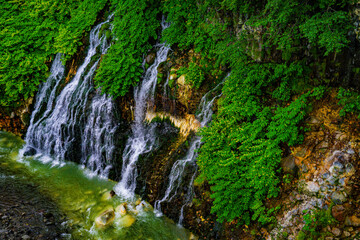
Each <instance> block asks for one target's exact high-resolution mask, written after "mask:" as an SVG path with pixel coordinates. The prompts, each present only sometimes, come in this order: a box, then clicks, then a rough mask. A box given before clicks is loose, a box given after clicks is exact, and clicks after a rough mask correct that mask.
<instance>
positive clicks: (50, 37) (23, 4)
mask: <svg viewBox="0 0 360 240" xmlns="http://www.w3.org/2000/svg"><path fill="white" fill-rule="evenodd" d="M105 3H106V0H100V1H95V0H82V1H75V0H48V1H35V0H26V1H25V0H18V1H5V2H2V3H1V4H0V12H1V15H0V23H1V26H2V30H1V31H0V52H1V53H2V54H0V62H1V67H0V91H1V92H2V95H1V99H0V105H1V106H16V105H18V104H20V101H22V100H24V99H27V98H29V97H31V96H33V95H34V92H35V91H36V90H37V87H38V85H39V84H40V83H41V82H42V81H43V80H44V79H45V78H46V76H47V72H48V67H47V64H49V63H50V61H51V60H52V56H53V55H54V54H56V53H58V52H60V53H63V54H66V56H67V58H69V57H71V55H73V54H74V53H75V52H76V49H77V47H78V46H79V44H81V43H80V41H79V40H80V39H81V37H82V36H83V34H84V32H85V31H88V30H89V28H90V27H91V26H92V25H93V24H94V22H95V20H96V17H97V14H98V12H99V11H100V10H101V9H103V8H104V6H105Z"/></svg>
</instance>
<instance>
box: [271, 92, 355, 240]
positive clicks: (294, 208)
mask: <svg viewBox="0 0 360 240" xmlns="http://www.w3.org/2000/svg"><path fill="white" fill-rule="evenodd" d="M329 99H330V97H329ZM337 117H338V108H337V107H336V105H334V106H332V107H329V106H324V105H321V106H318V109H315V110H314V112H313V116H312V117H311V118H309V120H308V122H307V124H308V126H310V128H311V131H309V132H307V133H306V136H305V140H304V143H303V144H301V145H299V146H296V147H293V148H291V154H290V155H289V156H288V157H286V158H283V159H282V160H281V166H282V169H283V172H284V173H288V174H292V175H293V176H294V177H298V179H297V187H295V188H293V189H291V192H290V194H286V195H284V199H283V200H282V203H281V205H282V206H284V207H283V209H284V210H283V212H282V213H281V214H280V215H279V216H278V217H277V220H278V222H277V227H276V228H275V229H273V230H272V231H271V232H270V234H269V236H268V238H267V239H282V236H284V234H285V235H286V236H287V237H286V239H293V240H295V239H297V238H298V234H299V233H301V234H305V235H307V234H311V233H310V232H309V231H308V230H306V229H307V228H304V226H305V224H309V223H306V222H305V221H304V215H305V214H310V216H315V215H314V214H315V212H321V213H322V214H323V215H322V216H327V217H326V219H328V220H329V223H328V224H330V222H331V221H333V220H331V218H332V217H333V218H334V219H335V220H336V221H337V222H335V223H334V222H332V223H331V226H329V227H328V228H325V227H326V226H327V225H326V224H325V225H321V228H322V230H321V229H320V227H319V229H318V230H319V233H318V234H323V235H321V236H326V238H324V239H339V238H341V239H343V238H344V237H350V238H351V237H354V236H355V233H350V231H348V228H345V227H344V225H345V226H351V227H360V218H358V217H357V216H359V215H355V214H351V215H352V216H350V215H349V214H350V213H351V212H356V213H359V212H358V210H357V209H358V208H359V207H360V206H359V204H358V202H360V201H359V200H356V199H359V195H358V193H356V192H355V189H354V188H358V187H357V184H354V183H355V181H359V180H356V179H357V174H356V169H357V166H358V163H357V159H358V155H357V152H359V150H360V145H359V144H358V137H356V136H351V135H350V134H349V133H350V132H351V131H349V129H347V128H348V127H349V126H348V125H339V124H338V121H335V120H334V119H337ZM335 124H337V125H335ZM294 165H295V166H294ZM296 168H299V169H300V170H301V171H298V172H296V171H294V169H296ZM329 208H331V209H329ZM323 219H325V217H323ZM316 221H320V220H318V219H317V220H316ZM323 224H324V223H323ZM308 227H309V226H308ZM318 236H320V235H318ZM299 237H300V239H302V238H301V237H302V236H299ZM304 239H306V238H304ZM351 239H352V238H351Z"/></svg>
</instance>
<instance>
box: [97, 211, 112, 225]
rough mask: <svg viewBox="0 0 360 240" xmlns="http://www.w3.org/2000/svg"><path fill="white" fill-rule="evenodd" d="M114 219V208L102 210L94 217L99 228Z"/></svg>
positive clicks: (109, 223)
mask: <svg viewBox="0 0 360 240" xmlns="http://www.w3.org/2000/svg"><path fill="white" fill-rule="evenodd" d="M114 219H115V212H114V209H112V208H111V209H107V210H105V211H104V212H102V213H101V214H100V215H99V216H98V217H97V218H95V224H96V226H97V227H99V228H104V227H108V226H110V225H111V224H112V223H113V222H114Z"/></svg>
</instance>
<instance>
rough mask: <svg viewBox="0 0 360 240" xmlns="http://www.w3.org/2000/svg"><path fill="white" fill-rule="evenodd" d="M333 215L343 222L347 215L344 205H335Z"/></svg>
mask: <svg viewBox="0 0 360 240" xmlns="http://www.w3.org/2000/svg"><path fill="white" fill-rule="evenodd" d="M331 215H332V216H333V217H334V218H335V219H336V220H338V221H339V222H343V221H344V220H345V217H346V209H345V207H344V206H343V205H336V206H333V207H332V209H331Z"/></svg>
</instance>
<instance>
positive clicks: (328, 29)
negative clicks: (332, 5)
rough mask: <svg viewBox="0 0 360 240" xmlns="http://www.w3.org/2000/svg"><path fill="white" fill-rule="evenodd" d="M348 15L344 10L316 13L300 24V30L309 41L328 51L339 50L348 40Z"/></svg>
mask: <svg viewBox="0 0 360 240" xmlns="http://www.w3.org/2000/svg"><path fill="white" fill-rule="evenodd" d="M348 22H349V15H348V13H347V12H345V11H337V12H325V13H318V14H316V15H314V16H312V17H311V18H310V19H308V20H307V21H306V22H305V23H304V24H303V25H301V26H300V29H301V32H302V33H303V34H304V36H305V37H307V38H308V39H309V41H310V43H312V44H315V46H316V45H318V46H320V47H323V48H325V49H326V51H325V55H328V54H329V53H330V52H334V51H335V52H340V51H341V49H342V48H344V47H346V46H347V44H348V43H349V42H350V41H349V40H348V39H347V36H346V34H347V33H348V32H349V30H350V26H349V25H348Z"/></svg>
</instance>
